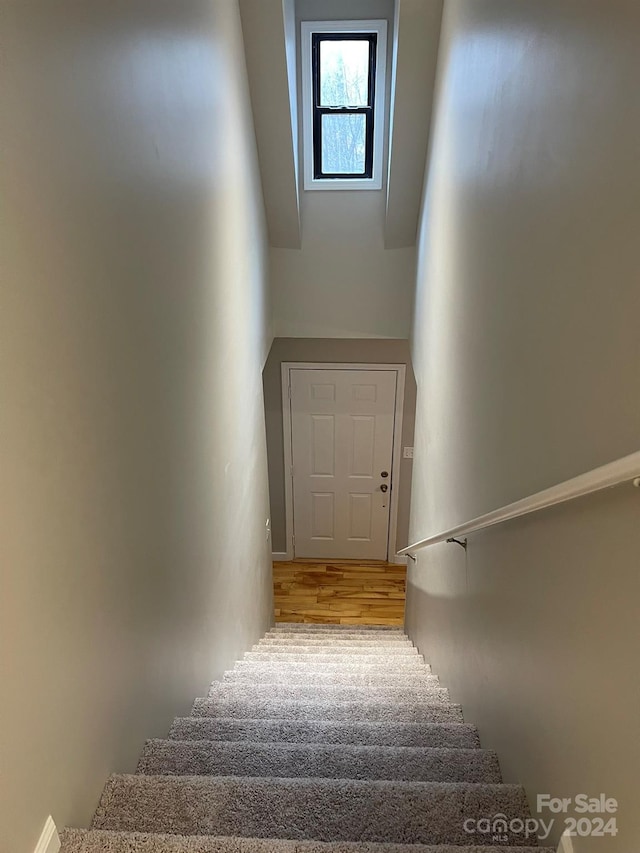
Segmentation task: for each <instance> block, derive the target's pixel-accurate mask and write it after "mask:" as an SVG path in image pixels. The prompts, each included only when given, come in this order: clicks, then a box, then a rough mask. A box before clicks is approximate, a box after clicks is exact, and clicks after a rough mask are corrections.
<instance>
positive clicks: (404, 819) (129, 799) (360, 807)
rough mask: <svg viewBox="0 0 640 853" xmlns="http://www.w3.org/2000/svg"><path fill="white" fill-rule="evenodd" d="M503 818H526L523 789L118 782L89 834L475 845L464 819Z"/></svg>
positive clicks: (222, 780)
mask: <svg viewBox="0 0 640 853" xmlns="http://www.w3.org/2000/svg"><path fill="white" fill-rule="evenodd" d="M497 812H500V813H501V814H504V815H506V818H507V820H510V819H512V818H515V817H519V818H521V819H525V818H527V817H528V816H529V811H528V806H527V801H526V796H525V793H524V790H523V789H522V787H520V786H518V785H504V784H474V783H466V782H464V783H461V782H401V781H376V780H355V779H322V778H312V779H309V778H296V779H290V778H286V779H282V778H276V777H264V778H256V777H228V776H227V777H213V776H204V777H203V776H136V775H114V776H112V777H111V778H110V779H109V781H108V782H107V784H106V785H105V788H104V792H103V795H102V799H101V801H100V805H99V806H98V809H97V810H96V814H95V817H94V821H93V826H92V828H94V829H112V830H120V831H128V830H138V831H144V832H167V831H170V832H174V833H180V834H194V835H198V834H205V835H207V834H211V835H238V836H247V837H259V838H285V839H287V838H289V839H291V838H294V839H308V840H318V841H336V840H344V841H393V842H403V843H406V842H410V843H431V844H435V843H449V844H451V843H455V844H464V843H466V842H467V841H468V840H469V837H468V833H465V830H464V828H463V823H464V820H465V819H466V818H476V819H479V818H481V817H486V815H487V814H489V815H491V814H496V813H497ZM507 840H510V839H507ZM515 840H516V842H517V840H518V839H517V837H516V838H515Z"/></svg>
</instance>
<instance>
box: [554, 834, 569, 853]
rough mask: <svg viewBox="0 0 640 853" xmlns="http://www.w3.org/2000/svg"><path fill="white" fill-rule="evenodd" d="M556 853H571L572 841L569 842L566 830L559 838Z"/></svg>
mask: <svg viewBox="0 0 640 853" xmlns="http://www.w3.org/2000/svg"><path fill="white" fill-rule="evenodd" d="M557 853H573V841H572V840H571V836H570V835H569V831H568V830H566V829H565V831H564V832H563V833H562V835H561V836H560V843H559V844H558V851H557Z"/></svg>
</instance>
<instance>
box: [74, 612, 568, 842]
mask: <svg viewBox="0 0 640 853" xmlns="http://www.w3.org/2000/svg"><path fill="white" fill-rule="evenodd" d="M497 813H502V814H505V815H506V816H507V819H510V818H512V817H514V818H516V817H517V818H520V819H522V820H524V819H526V818H527V817H528V816H529V812H528V807H527V801H526V796H525V793H524V790H523V789H522V788H521V787H520V786H517V785H505V784H502V783H501V776H500V769H499V765H498V760H497V757H496V755H495V753H493V752H491V751H487V750H482V749H481V748H480V743H479V739H478V733H477V730H476V729H475V727H474V726H471V725H468V724H465V723H464V722H463V718H462V711H461V709H460V707H459V706H458V705H455V704H453V703H451V702H450V700H449V694H448V691H447V690H446V689H444V688H442V687H441V686H440V684H439V681H438V679H437V677H435V676H433V675H432V674H431V668H430V667H429V666H428V664H425V662H424V658H423V656H422V655H420V654H418V651H417V650H416V649H415V648H414V647H413V645H412V644H411V642H410V641H409V640H408V638H407V637H406V636H405V634H404V633H403V632H402V631H401V630H400V629H397V628H387V627H379V626H353V625H344V626H343V625H332V626H322V625H317V626H316V625H301V624H280V625H276V626H275V627H274V628H273V629H271V630H270V631H269V632H268V634H267V635H266V636H265V637H264V638H263V639H262V640H261V641H260V642H259V643H258V644H256V645H255V646H254V647H253V649H252V650H251V651H250V652H248V653H247V654H245V656H244V658H243V660H241V661H238V662H237V663H236V665H235V667H234V669H233V670H231V671H229V672H226V673H225V674H224V676H223V680H222V681H217V682H214V683H213V684H212V685H211V688H210V691H209V695H208V696H207V697H202V698H199V699H196V700H195V702H194V705H193V709H192V715H191V716H190V717H183V718H176V719H175V720H174V722H173V725H172V726H171V730H170V732H169V736H168V738H167V739H153V740H149V741H147V743H146V744H145V745H144V749H143V752H142V755H141V757H140V761H139V764H138V771H137V773H136V774H135V775H114V776H112V777H111V778H110V779H109V780H108V782H107V783H106V785H105V788H104V791H103V794H102V798H101V800H100V804H99V806H98V808H97V811H96V814H95V817H94V820H93V824H92V829H91V830H89V831H83V830H66V831H64V832H63V834H62V844H63V846H62V853H498V851H502V853H515V851H516V850H517V851H519V853H533V851H534V850H536V851H538V853H543V851H542V848H537V847H531V846H522V845H532V844H534V843H535V839H532V838H529V839H528V840H527V839H526V837H525V836H524V835H523V834H514V835H513V837H512V838H510V839H509V843H508V844H501V845H500V846H499V847H481V846H480V847H478V846H476V847H473V846H470V845H469V842H470V841H472V840H474V839H473V838H471V837H470V836H469V834H468V833H466V832H465V831H464V821H465V819H467V818H480V817H485V818H486V817H491V816H493V815H495V814H497ZM509 844H511V845H513V846H509ZM546 853H551V851H546Z"/></svg>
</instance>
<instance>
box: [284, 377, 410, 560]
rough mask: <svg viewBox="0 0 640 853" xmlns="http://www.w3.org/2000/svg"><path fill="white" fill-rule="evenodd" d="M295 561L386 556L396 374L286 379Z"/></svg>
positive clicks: (378, 557)
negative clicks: (288, 403) (291, 464)
mask: <svg viewBox="0 0 640 853" xmlns="http://www.w3.org/2000/svg"><path fill="white" fill-rule="evenodd" d="M289 377H290V387H291V403H290V405H291V444H292V460H293V475H292V480H293V529H294V539H295V545H294V552H295V556H296V557H318V558H321V559H340V558H342V559H373V560H384V559H386V557H387V540H388V534H389V504H390V497H391V462H392V456H393V432H394V414H395V404H396V379H397V374H396V372H395V371H393V370H357V369H345V370H333V369H331V370H326V369H325V370H323V369H317V370H314V369H295V370H291V371H290V374H289Z"/></svg>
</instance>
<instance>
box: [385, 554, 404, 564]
mask: <svg viewBox="0 0 640 853" xmlns="http://www.w3.org/2000/svg"><path fill="white" fill-rule="evenodd" d="M389 562H391V563H397V565H399V566H406V565H407V563H408V562H409V558H408V557H407V555H406V554H394V556H393V559H392V560H390V561H389Z"/></svg>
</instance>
